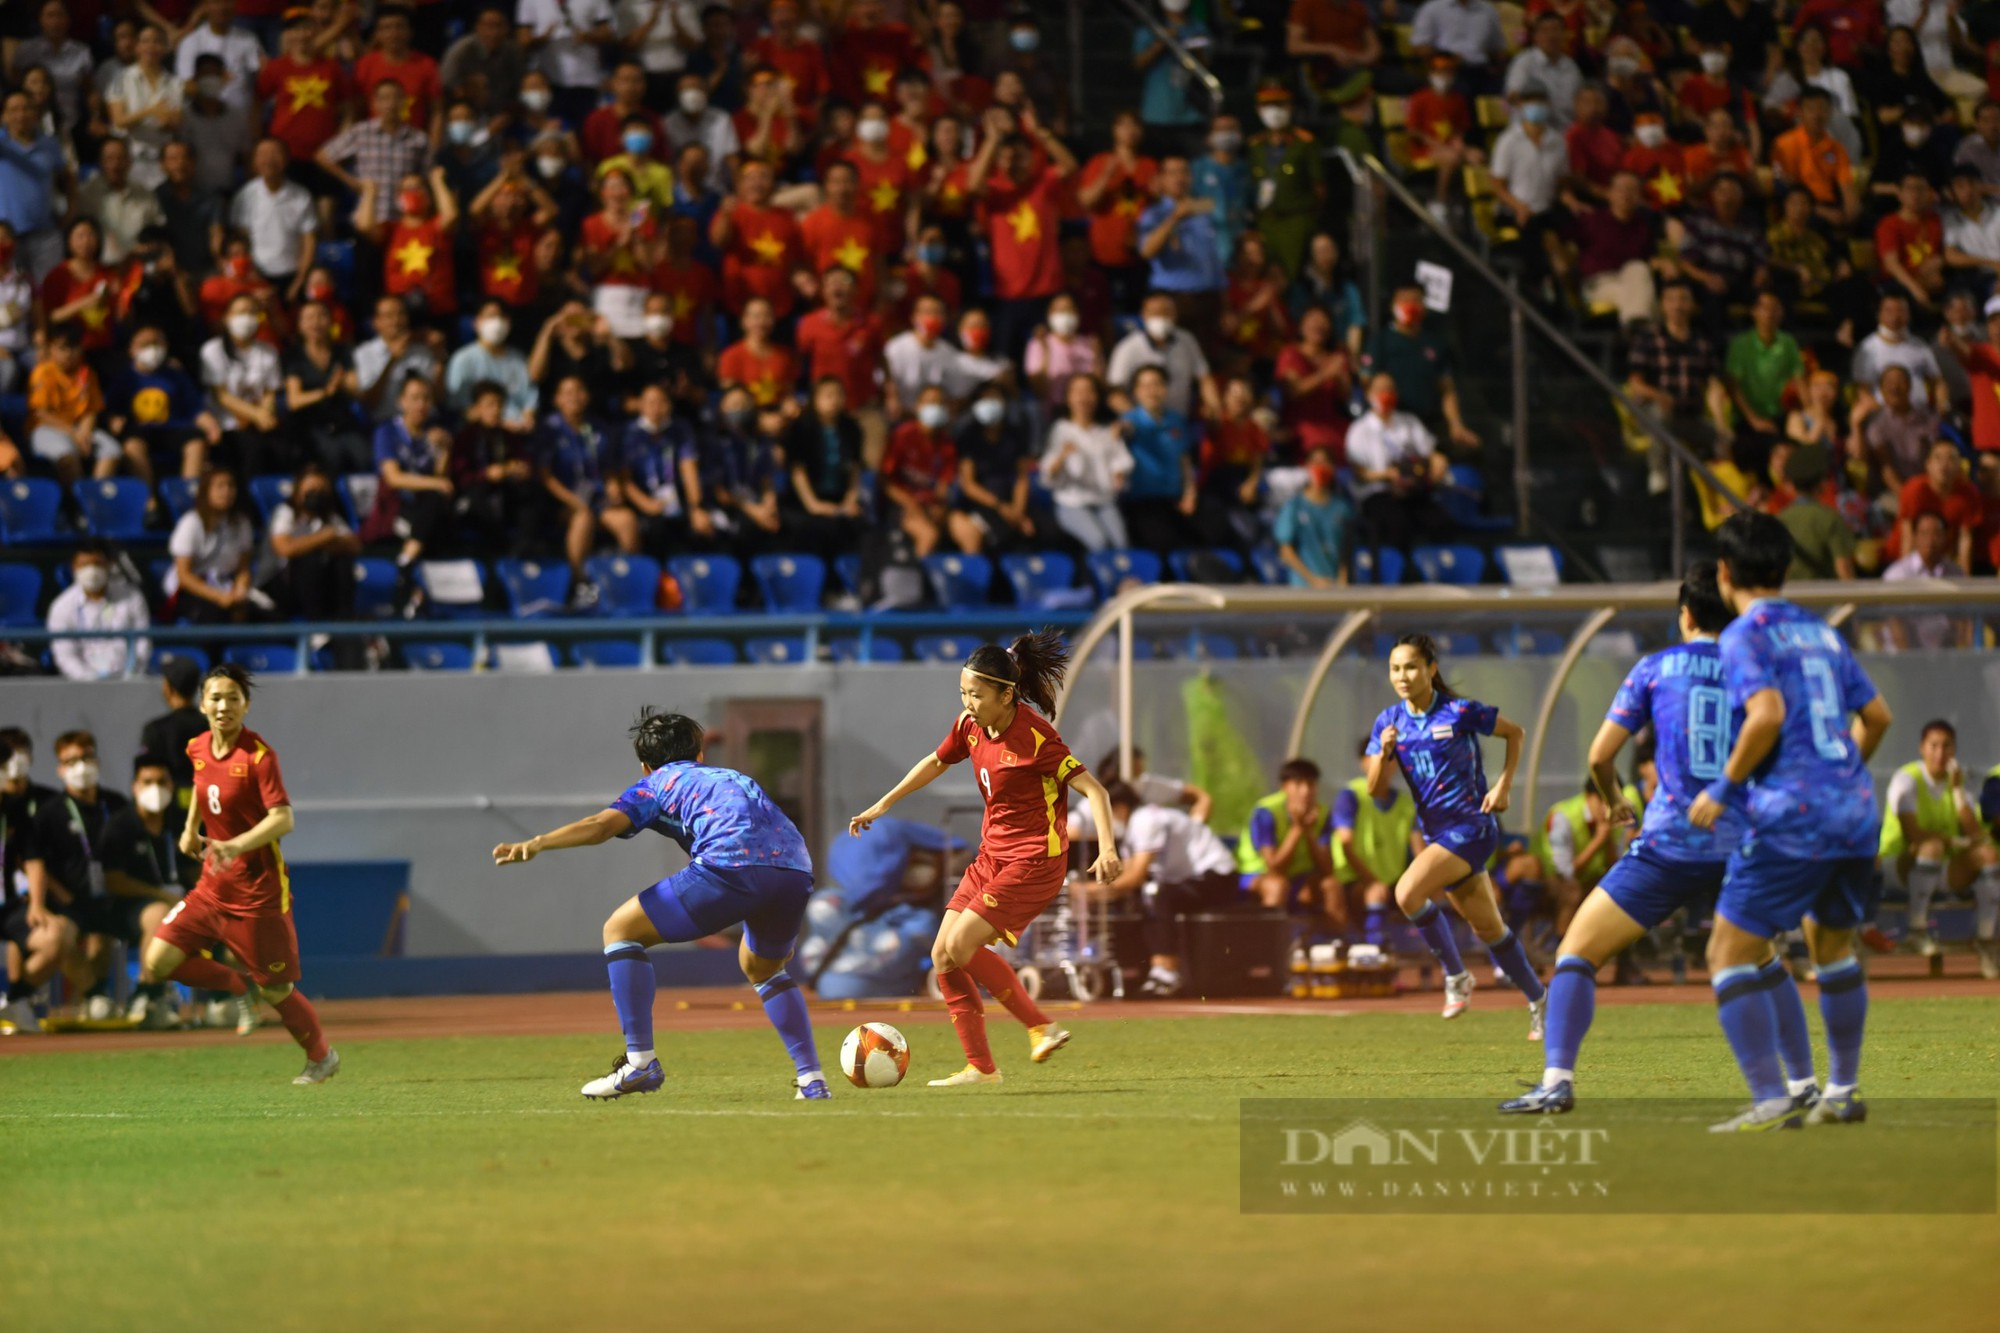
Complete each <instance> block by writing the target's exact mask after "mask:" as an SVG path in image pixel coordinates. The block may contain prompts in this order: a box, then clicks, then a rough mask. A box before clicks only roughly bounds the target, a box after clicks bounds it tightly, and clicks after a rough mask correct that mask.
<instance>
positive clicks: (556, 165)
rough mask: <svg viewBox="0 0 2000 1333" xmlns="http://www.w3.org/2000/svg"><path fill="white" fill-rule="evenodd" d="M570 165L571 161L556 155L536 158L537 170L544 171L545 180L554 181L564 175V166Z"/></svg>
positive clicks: (543, 177)
mask: <svg viewBox="0 0 2000 1333" xmlns="http://www.w3.org/2000/svg"><path fill="white" fill-rule="evenodd" d="M568 165H569V162H568V160H567V159H565V158H560V157H555V156H553V155H550V156H543V157H538V158H536V159H535V170H536V171H539V172H541V173H542V179H543V180H545V181H552V180H554V179H555V178H556V177H558V176H560V175H562V174H563V168H564V167H566V166H568Z"/></svg>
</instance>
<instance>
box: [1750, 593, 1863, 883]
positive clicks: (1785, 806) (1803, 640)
mask: <svg viewBox="0 0 2000 1333" xmlns="http://www.w3.org/2000/svg"><path fill="white" fill-rule="evenodd" d="M1718 646H1719V647H1720V648H1721V650H1722V674H1723V683H1724V685H1725V686H1726V687H1727V688H1728V690H1729V704H1730V707H1731V708H1732V709H1733V710H1735V720H1736V723H1737V726H1738V727H1739V728H1740V727H1741V725H1742V716H1743V713H1742V710H1743V705H1744V704H1745V703H1747V702H1749V700H1750V699H1751V698H1752V697H1754V696H1755V695H1758V694H1761V693H1762V692H1763V691H1765V690H1777V691H1778V692H1779V694H1780V695H1782V696H1783V697H1784V701H1785V722H1784V726H1783V729H1782V730H1781V731H1780V732H1779V733H1778V742H1777V744H1776V745H1775V746H1773V747H1772V750H1771V753H1770V754H1769V755H1767V756H1766V757H1765V759H1764V762H1763V763H1761V764H1759V765H1758V766H1757V771H1756V772H1755V773H1753V774H1751V776H1750V782H1749V800H1748V806H1747V808H1748V813H1749V821H1750V836H1751V837H1752V838H1754V839H1756V841H1757V842H1758V843H1759V844H1763V845H1765V846H1768V848H1769V849H1770V850H1771V851H1773V852H1776V853H1778V854H1779V855H1781V856H1786V857H1793V858H1796V859H1798V860H1801V861H1831V860H1838V859H1841V858H1845V857H1854V856H1868V857H1872V856H1874V855H1875V844H1876V841H1877V840H1878V838H1879V837H1880V835H1881V826H1882V816H1881V813H1880V812H1879V811H1878V810H1877V809H1876V806H1875V783H1874V780H1873V779H1871V778H1870V777H1869V776H1868V767H1867V765H1866V764H1865V763H1863V762H1862V758H1861V747H1860V746H1858V745H1856V744H1855V743H1854V737H1853V736H1852V735H1851V734H1850V732H1849V731H1848V715H1849V714H1851V713H1855V712H1858V711H1859V710H1861V709H1862V708H1865V707H1867V706H1868V703H1869V701H1870V700H1872V699H1874V698H1875V694H1876V690H1875V685H1874V682H1872V681H1870V680H1869V679H1868V676H1867V673H1865V672H1863V671H1862V669H1861V667H1860V665H1859V664H1858V663H1856V662H1855V660H1854V654H1853V653H1851V652H1849V651H1848V648H1847V644H1846V642H1845V641H1844V640H1842V639H1841V637H1840V636H1839V635H1838V634H1836V633H1834V632H1833V630H1831V629H1829V628H1828V627H1827V625H1826V622H1824V621H1822V620H1821V619H1820V618H1819V617H1818V616H1815V615H1814V614H1812V613H1811V612H1810V611H1807V610H1805V609H1804V608H1802V607H1799V606H1795V605H1793V604H1792V603H1791V602H1788V601H1785V600H1784V599H1783V598H1778V597H1767V598H1762V599H1759V600H1758V601H1755V602H1752V603H1751V604H1750V605H1749V606H1748V607H1747V608H1745V609H1744V611H1743V614H1742V615H1740V616H1738V617H1737V618H1736V619H1735V620H1734V621H1732V622H1731V623H1730V625H1729V628H1727V629H1725V630H1723V631H1722V636H1721V638H1720V639H1719V640H1718Z"/></svg>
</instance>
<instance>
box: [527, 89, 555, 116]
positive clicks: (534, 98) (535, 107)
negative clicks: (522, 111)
mask: <svg viewBox="0 0 2000 1333" xmlns="http://www.w3.org/2000/svg"><path fill="white" fill-rule="evenodd" d="M521 105H522V106H524V107H526V108H527V109H528V110H530V111H532V112H534V113H535V114H536V115H540V114H541V113H542V112H544V111H547V110H548V109H549V90H548V89H546V88H523V89H522V90H521Z"/></svg>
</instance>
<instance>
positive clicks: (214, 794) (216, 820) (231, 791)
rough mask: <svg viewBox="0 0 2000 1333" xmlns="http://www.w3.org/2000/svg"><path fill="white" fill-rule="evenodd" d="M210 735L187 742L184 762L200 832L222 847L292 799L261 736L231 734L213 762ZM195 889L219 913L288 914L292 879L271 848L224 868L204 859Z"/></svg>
mask: <svg viewBox="0 0 2000 1333" xmlns="http://www.w3.org/2000/svg"><path fill="white" fill-rule="evenodd" d="M214 734H215V733H214V732H210V731H204V732H202V733H201V735H199V736H197V737H195V738H194V739H193V740H191V741H189V742H188V744H187V756H188V762H189V763H190V764H192V765H193V766H194V804H195V809H196V810H197V811H198V812H199V814H200V817H201V828H202V832H204V833H206V834H207V835H208V839H209V841H210V842H221V841H223V840H224V839H228V838H240V837H242V836H243V835H244V834H246V833H248V832H249V831H250V830H251V829H253V828H255V827H257V825H259V824H261V823H263V822H264V816H265V815H268V814H270V813H271V811H272V810H274V809H276V808H277V807H278V806H281V805H290V804H291V803H292V798H291V797H290V796H288V795H286V794H285V778H284V775H283V774H282V773H280V772H279V771H278V752H277V751H275V750H273V749H272V748H271V747H270V746H268V745H266V744H264V738H263V737H262V736H259V735H258V734H257V733H256V732H254V731H251V730H249V729H247V728H246V729H244V730H243V731H240V732H238V733H237V734H236V744H234V745H233V746H231V747H230V749H229V753H228V754H225V755H223V756H221V757H220V758H217V757H216V754H215V751H214V749H213V748H212V745H211V741H210V737H212V736H213V735H214ZM176 836H178V835H176ZM195 888H196V890H197V891H201V890H206V891H208V892H210V893H213V894H214V895H215V898H216V901H217V902H218V903H220V904H221V905H222V906H223V907H225V908H227V909H228V910H230V911H232V912H235V913H238V914H240V915H244V916H262V915H269V914H272V913H277V912H289V911H290V910H291V909H292V882H291V877H290V876H289V875H288V874H287V873H286V872H285V854H284V853H283V852H281V851H279V850H278V844H277V843H275V842H273V843H267V844H265V845H264V846H262V847H259V848H257V849H256V850H255V851H253V852H246V853H244V854H243V855H242V856H239V857H236V858H235V859H234V860H232V861H231V862H230V863H229V864H228V865H226V866H218V865H217V864H216V863H215V858H214V857H212V856H211V857H209V858H207V860H206V861H205V862H204V863H203V865H202V868H201V880H200V882H199V883H197V884H196V885H195Z"/></svg>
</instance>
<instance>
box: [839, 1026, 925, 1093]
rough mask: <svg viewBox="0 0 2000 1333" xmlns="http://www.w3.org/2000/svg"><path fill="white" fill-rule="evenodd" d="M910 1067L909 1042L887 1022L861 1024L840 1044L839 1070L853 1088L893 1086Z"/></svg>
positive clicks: (900, 1080)
mask: <svg viewBox="0 0 2000 1333" xmlns="http://www.w3.org/2000/svg"><path fill="white" fill-rule="evenodd" d="M909 1068H910V1043H909V1042H907V1041H904V1040H903V1034H902V1033H900V1032H898V1031H896V1029H894V1028H892V1027H890V1026H889V1025H888V1024H887V1023H863V1024H862V1025H861V1026H860V1027H858V1028H856V1029H854V1031H852V1032H850V1033H848V1034H847V1040H846V1041H844V1042H842V1043H840V1072H841V1073H843V1074H845V1075H847V1081H848V1082H849V1083H852V1084H853V1085H854V1086H855V1087H857V1088H893V1087H895V1086H896V1085H897V1084H898V1083H901V1082H902V1081H903V1075H904V1074H906V1073H908V1072H909Z"/></svg>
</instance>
